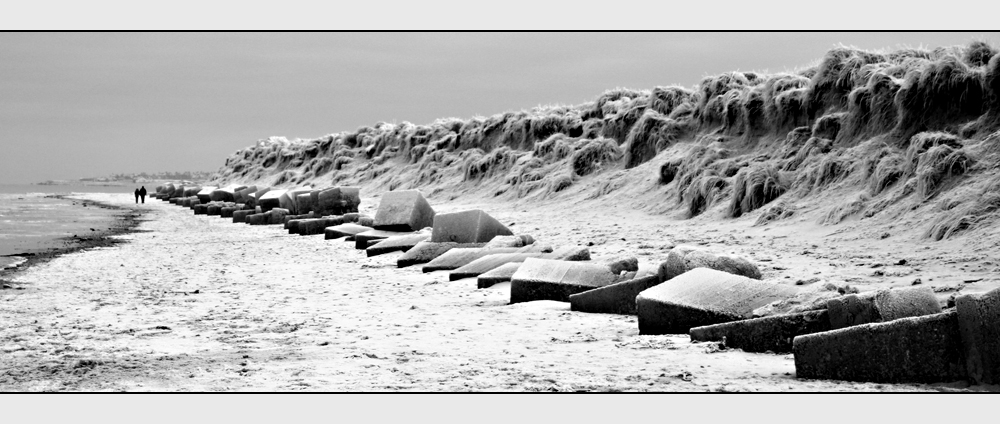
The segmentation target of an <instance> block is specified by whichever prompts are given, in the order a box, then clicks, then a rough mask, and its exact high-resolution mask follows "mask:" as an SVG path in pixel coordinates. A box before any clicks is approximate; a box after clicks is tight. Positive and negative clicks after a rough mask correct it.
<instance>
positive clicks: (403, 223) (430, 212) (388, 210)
mask: <svg viewBox="0 0 1000 424" xmlns="http://www.w3.org/2000/svg"><path fill="white" fill-rule="evenodd" d="M433 225H434V209H433V208H431V205H430V204H428V203H427V199H424V195H423V194H420V192H419V191H417V190H402V191H390V192H388V193H386V194H384V195H383V196H382V200H381V201H380V202H379V204H378V212H377V213H375V222H374V226H373V227H374V228H375V229H378V230H386V231H417V230H420V229H422V228H424V227H430V226H433Z"/></svg>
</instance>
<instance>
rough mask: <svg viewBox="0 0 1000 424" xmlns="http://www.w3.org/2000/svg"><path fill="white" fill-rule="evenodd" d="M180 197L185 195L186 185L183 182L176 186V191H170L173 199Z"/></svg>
mask: <svg viewBox="0 0 1000 424" xmlns="http://www.w3.org/2000/svg"><path fill="white" fill-rule="evenodd" d="M178 197H184V185H183V184H181V185H178V186H176V187H174V192H173V193H170V198H171V199H175V198H178Z"/></svg>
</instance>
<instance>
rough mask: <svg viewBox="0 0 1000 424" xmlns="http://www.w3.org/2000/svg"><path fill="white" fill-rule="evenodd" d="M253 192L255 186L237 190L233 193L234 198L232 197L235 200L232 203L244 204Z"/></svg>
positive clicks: (255, 189)
mask: <svg viewBox="0 0 1000 424" xmlns="http://www.w3.org/2000/svg"><path fill="white" fill-rule="evenodd" d="M255 191H257V186H255V185H252V186H248V187H243V188H241V189H238V190H236V192H235V196H234V198H235V200H233V201H234V202H236V203H246V202H247V200H249V199H250V193H253V192H255Z"/></svg>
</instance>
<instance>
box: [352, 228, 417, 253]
mask: <svg viewBox="0 0 1000 424" xmlns="http://www.w3.org/2000/svg"><path fill="white" fill-rule="evenodd" d="M430 238H431V235H430V234H428V233H426V232H423V233H413V234H406V235H399V236H392V237H389V238H387V239H385V240H381V241H379V243H377V244H375V245H374V246H370V247H368V248H367V249H365V254H366V255H368V257H372V256H377V255H382V254H385V253H389V252H406V251H408V250H410V249H412V248H413V247H414V246H416V245H417V243H420V242H422V241H427V240H430Z"/></svg>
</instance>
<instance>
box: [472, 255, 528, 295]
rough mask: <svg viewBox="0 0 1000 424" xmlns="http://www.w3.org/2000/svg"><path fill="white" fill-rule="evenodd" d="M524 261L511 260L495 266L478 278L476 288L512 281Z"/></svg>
mask: <svg viewBox="0 0 1000 424" xmlns="http://www.w3.org/2000/svg"><path fill="white" fill-rule="evenodd" d="M523 263H524V262H509V263H505V264H503V265H500V266H498V267H496V268H493V269H492V270H490V271H487V272H485V273H483V274H480V275H479V277H478V278H476V288H480V289H485V288H487V287H492V286H493V285H495V284H500V283H503V282H507V281H510V279H511V278H512V277H514V274H515V273H516V272H517V270H518V268H520V267H521V264H523Z"/></svg>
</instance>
